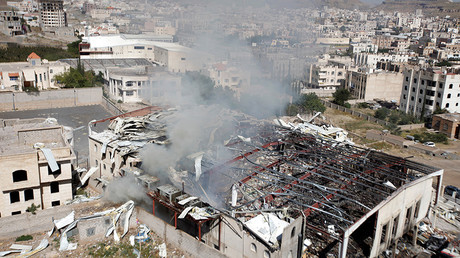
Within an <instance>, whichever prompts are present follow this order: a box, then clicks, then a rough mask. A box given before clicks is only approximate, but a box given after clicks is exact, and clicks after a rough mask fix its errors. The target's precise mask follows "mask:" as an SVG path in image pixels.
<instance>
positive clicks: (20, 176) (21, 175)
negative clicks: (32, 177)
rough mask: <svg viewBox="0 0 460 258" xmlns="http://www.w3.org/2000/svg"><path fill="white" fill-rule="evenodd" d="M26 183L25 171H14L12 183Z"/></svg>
mask: <svg viewBox="0 0 460 258" xmlns="http://www.w3.org/2000/svg"><path fill="white" fill-rule="evenodd" d="M21 181H27V171H25V170H16V171H14V172H13V182H15V183H16V182H21Z"/></svg>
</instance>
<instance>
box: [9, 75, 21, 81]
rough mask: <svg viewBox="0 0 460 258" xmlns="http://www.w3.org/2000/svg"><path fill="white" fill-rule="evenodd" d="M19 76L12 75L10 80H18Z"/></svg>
mask: <svg viewBox="0 0 460 258" xmlns="http://www.w3.org/2000/svg"><path fill="white" fill-rule="evenodd" d="M18 78H19V77H18V76H10V81H17V80H18Z"/></svg>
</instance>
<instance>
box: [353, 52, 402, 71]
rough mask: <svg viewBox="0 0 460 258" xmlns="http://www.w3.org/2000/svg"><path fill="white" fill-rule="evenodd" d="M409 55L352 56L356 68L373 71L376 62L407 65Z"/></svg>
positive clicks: (360, 54)
mask: <svg viewBox="0 0 460 258" xmlns="http://www.w3.org/2000/svg"><path fill="white" fill-rule="evenodd" d="M408 61H409V55H406V54H383V53H382V54H370V53H359V54H356V55H355V56H354V62H355V64H356V65H358V66H365V67H368V68H372V69H375V68H376V67H377V63H378V62H393V63H407V62H408Z"/></svg>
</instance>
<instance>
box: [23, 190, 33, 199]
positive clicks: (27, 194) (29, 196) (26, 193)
mask: <svg viewBox="0 0 460 258" xmlns="http://www.w3.org/2000/svg"><path fill="white" fill-rule="evenodd" d="M33 199H34V190H33V189H26V190H25V191H24V201H28V200H33Z"/></svg>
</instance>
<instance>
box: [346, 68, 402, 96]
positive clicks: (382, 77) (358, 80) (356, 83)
mask: <svg viewBox="0 0 460 258" xmlns="http://www.w3.org/2000/svg"><path fill="white" fill-rule="evenodd" d="M402 81H403V75H402V73H396V72H374V73H369V72H348V73H347V78H346V81H345V88H346V89H348V90H349V91H350V92H351V94H352V96H353V97H354V98H356V99H358V100H364V101H369V100H374V99H381V100H386V101H396V102H398V101H399V99H400V97H401V85H402Z"/></svg>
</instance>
